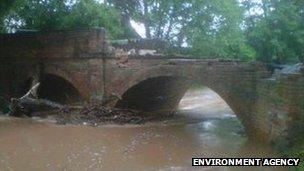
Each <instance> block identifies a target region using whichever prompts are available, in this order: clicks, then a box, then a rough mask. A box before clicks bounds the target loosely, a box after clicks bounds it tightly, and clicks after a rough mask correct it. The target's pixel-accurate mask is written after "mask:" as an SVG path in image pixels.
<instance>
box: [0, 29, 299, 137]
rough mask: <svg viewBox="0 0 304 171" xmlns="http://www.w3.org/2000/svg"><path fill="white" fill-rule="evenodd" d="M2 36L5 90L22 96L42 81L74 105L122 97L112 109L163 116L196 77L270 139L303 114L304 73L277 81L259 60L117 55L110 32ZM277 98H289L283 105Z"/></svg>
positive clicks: (48, 92)
mask: <svg viewBox="0 0 304 171" xmlns="http://www.w3.org/2000/svg"><path fill="white" fill-rule="evenodd" d="M0 40H1V42H0V44H1V46H0V64H1V68H0V84H1V89H0V91H1V92H0V93H1V94H9V95H11V96H16V95H21V94H23V93H24V92H25V91H26V90H27V89H28V88H29V87H30V86H31V84H33V82H35V81H39V82H41V83H42V85H41V87H40V89H39V94H40V96H41V97H42V98H49V99H51V100H56V101H59V102H68V101H69V102H74V101H75V99H82V100H86V101H88V100H90V99H102V98H103V97H104V96H109V95H115V96H120V97H121V99H120V100H118V99H117V100H114V101H113V102H112V103H110V104H108V105H109V106H116V107H120V108H131V109H137V110H141V111H146V112H154V113H155V112H169V111H172V110H174V109H176V107H177V105H178V103H179V101H180V100H181V98H182V97H183V95H184V93H185V92H186V90H187V89H188V88H189V86H190V85H191V84H192V83H194V82H196V83H199V84H201V85H204V86H207V87H209V88H211V89H212V90H214V91H215V92H216V93H218V94H219V95H220V96H221V97H222V99H224V100H225V101H226V103H227V104H228V105H229V106H230V108H231V109H232V110H233V111H234V113H235V114H236V115H237V116H238V118H239V119H240V120H241V122H242V123H243V125H244V126H245V128H246V130H247V132H248V135H250V136H252V137H258V138H260V139H261V140H263V141H269V140H275V139H277V138H280V136H283V134H282V133H284V134H288V130H290V129H291V126H290V125H291V124H289V123H291V122H293V120H297V118H299V117H300V115H301V113H303V106H301V105H303V103H302V101H303V100H302V99H303V92H301V88H303V75H301V74H300V75H296V76H293V77H292V78H289V77H288V78H285V77H284V78H280V79H279V80H276V81H275V82H273V81H270V80H271V79H266V78H268V77H270V72H269V71H268V70H267V69H266V68H265V67H264V66H263V65H262V64H259V63H245V62H229V61H221V60H204V59H190V58H187V59H182V58H180V57H174V56H161V55H159V56H157V55H153V56H138V55H137V56H136V55H135V56H122V57H117V56H116V57H115V55H111V53H110V52H108V43H107V41H106V39H105V32H104V30H103V29H91V30H82V31H57V32H48V33H19V34H12V35H1V37H0ZM299 85H300V87H301V88H299ZM292 86H293V87H294V89H292V88H290V87H292ZM277 87H279V88H277ZM302 90H303V89H302ZM290 93H293V94H294V95H295V96H291V95H290ZM272 97H273V99H279V100H283V101H284V102H282V103H279V104H277V103H276V102H274V101H273V99H271V98H272ZM296 99H300V100H299V101H300V102H299V104H298V102H295V100H296ZM202 103H203V102H202ZM281 115H282V116H284V117H283V118H284V119H282V116H281ZM283 128H284V129H283ZM281 129H282V130H281Z"/></svg>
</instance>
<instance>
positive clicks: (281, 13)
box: [247, 0, 304, 63]
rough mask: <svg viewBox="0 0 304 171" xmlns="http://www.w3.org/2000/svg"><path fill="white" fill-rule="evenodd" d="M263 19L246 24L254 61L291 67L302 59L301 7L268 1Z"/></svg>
mask: <svg viewBox="0 0 304 171" xmlns="http://www.w3.org/2000/svg"><path fill="white" fill-rule="evenodd" d="M260 8H261V9H263V15H260V16H257V17H256V19H255V21H252V20H249V21H247V26H249V27H248V29H247V38H248V42H249V44H250V45H251V46H252V47H253V48H254V49H255V50H256V52H257V59H258V60H261V61H263V62H267V63H273V62H274V63H294V62H298V61H300V60H302V61H303V57H304V50H303V46H304V23H303V22H304V15H303V10H304V3H303V2H302V1H297V0H291V1H287V0H283V1H282V0H281V1H280V0H268V1H264V3H263V4H261V7H260Z"/></svg>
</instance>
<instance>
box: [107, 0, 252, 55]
mask: <svg viewBox="0 0 304 171" xmlns="http://www.w3.org/2000/svg"><path fill="white" fill-rule="evenodd" d="M107 3H109V4H110V5H113V6H115V7H116V8H117V9H119V10H120V11H122V13H123V14H124V15H128V18H130V19H133V20H135V21H137V22H139V23H143V24H144V27H145V31H146V37H147V38H157V39H163V40H165V41H167V42H169V43H170V44H171V45H172V46H176V47H182V46H186V47H187V48H188V49H190V50H188V51H187V53H190V54H192V55H196V56H206V57H209V58H210V57H226V58H227V57H231V58H243V59H244V58H246V59H248V58H250V59H252V58H253V57H254V50H253V49H252V48H250V47H249V46H247V45H246V41H245V40H246V39H245V37H244V36H243V31H242V30H241V28H240V24H241V23H242V18H243V17H242V16H243V14H242V12H243V11H242V8H241V7H240V6H239V3H238V1H236V0H225V1H222V0H213V1H209V0H191V1H183V0H166V1H164V0H130V1H128V0H126V1H121V0H108V1H107Z"/></svg>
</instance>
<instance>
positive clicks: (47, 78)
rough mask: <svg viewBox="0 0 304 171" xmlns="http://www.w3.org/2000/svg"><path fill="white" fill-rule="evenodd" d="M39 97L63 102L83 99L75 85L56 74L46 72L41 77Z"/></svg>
mask: <svg viewBox="0 0 304 171" xmlns="http://www.w3.org/2000/svg"><path fill="white" fill-rule="evenodd" d="M40 83H41V84H40V87H39V88H38V97H39V98H43V99H48V100H52V101H55V102H59V103H62V104H73V103H79V102H81V101H83V97H82V96H81V94H80V92H79V91H78V90H77V88H76V87H74V85H73V84H72V83H71V82H70V81H68V80H66V79H64V78H63V77H60V76H58V75H55V74H48V73H44V74H42V75H41V77H40Z"/></svg>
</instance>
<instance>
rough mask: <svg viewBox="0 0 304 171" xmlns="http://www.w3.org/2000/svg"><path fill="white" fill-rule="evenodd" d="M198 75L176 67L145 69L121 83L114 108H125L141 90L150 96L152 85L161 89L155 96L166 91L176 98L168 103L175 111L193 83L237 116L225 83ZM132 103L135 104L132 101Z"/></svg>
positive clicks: (236, 110) (212, 77)
mask: <svg viewBox="0 0 304 171" xmlns="http://www.w3.org/2000/svg"><path fill="white" fill-rule="evenodd" d="M198 75H199V74H197V73H196V72H193V70H191V69H189V68H185V69H180V68H176V67H166V66H160V67H153V68H150V69H147V70H145V71H143V72H141V73H139V74H136V75H134V76H132V78H131V79H130V80H128V82H126V83H123V87H122V88H121V89H120V91H119V93H118V94H119V95H121V97H122V99H121V100H119V101H118V102H117V103H116V107H122V108H127V107H128V105H130V104H128V102H127V101H128V100H132V99H131V98H130V97H131V95H136V96H139V95H140V91H141V90H142V91H147V92H148V93H146V94H147V95H148V96H152V95H153V91H151V89H153V86H149V84H154V85H155V86H154V87H156V88H157V89H163V90H161V91H158V92H155V93H156V94H155V96H157V95H159V93H162V92H164V91H167V92H165V93H167V94H168V93H169V94H170V93H172V94H171V95H172V96H176V97H177V98H175V102H171V103H170V104H171V106H172V108H171V109H170V110H171V111H172V110H174V109H175V108H173V107H177V105H178V104H179V101H180V100H181V99H182V97H183V95H184V94H185V93H186V91H187V90H188V89H189V87H190V86H191V85H192V84H193V83H196V84H199V85H203V86H206V87H208V88H210V89H211V90H213V91H214V92H216V93H217V94H218V95H219V96H220V97H221V98H222V99H223V100H224V101H225V102H226V103H227V104H228V105H229V107H230V108H231V109H232V110H233V111H234V113H235V114H237V115H238V109H237V106H235V105H234V103H233V102H232V100H231V98H233V97H232V96H231V93H230V91H229V86H223V84H225V81H223V80H220V79H214V78H215V77H214V76H208V74H206V75H201V76H198ZM227 84H228V83H227ZM154 89H155V88H154ZM136 91H139V92H136ZM174 91H175V93H174ZM150 94H151V95H150ZM133 100H134V98H133ZM138 100H139V101H141V102H140V103H138V104H142V103H144V101H142V99H140V98H138ZM124 103H125V104H124ZM132 103H136V102H135V101H133V102H132ZM174 104H175V105H174ZM131 106H132V105H131ZM162 109H164V108H162ZM170 110H169V111H170Z"/></svg>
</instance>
